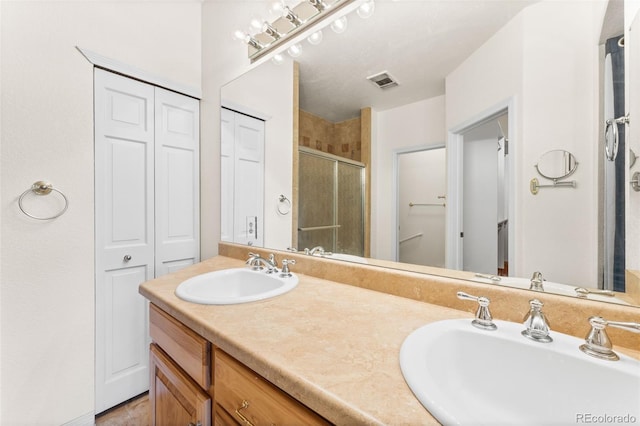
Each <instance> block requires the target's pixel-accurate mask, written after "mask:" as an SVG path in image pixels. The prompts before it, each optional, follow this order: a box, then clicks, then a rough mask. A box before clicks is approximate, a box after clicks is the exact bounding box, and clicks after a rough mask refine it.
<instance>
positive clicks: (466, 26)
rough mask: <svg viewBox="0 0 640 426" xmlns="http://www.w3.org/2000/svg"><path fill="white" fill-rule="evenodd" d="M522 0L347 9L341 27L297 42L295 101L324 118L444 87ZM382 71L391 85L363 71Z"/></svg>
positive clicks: (419, 1) (410, 2) (387, 3)
mask: <svg viewBox="0 0 640 426" xmlns="http://www.w3.org/2000/svg"><path fill="white" fill-rule="evenodd" d="M534 2H535V1H533V0H532V1H528V0H488V1H481V0H466V1H465V0H439V1H438V0H404V1H391V0H377V1H376V11H375V14H374V15H373V16H372V17H370V18H369V19H361V18H360V17H359V16H358V15H357V14H355V13H352V14H350V15H349V16H348V19H349V24H348V29H347V31H346V32H345V33H342V34H335V33H333V32H332V31H331V30H330V29H328V28H327V29H325V30H324V40H323V42H322V43H321V44H320V45H318V46H312V45H310V44H308V43H307V42H306V41H305V42H304V43H303V54H302V56H301V57H299V58H298V59H296V60H297V61H298V62H299V63H300V80H301V87H300V106H301V108H302V109H304V110H305V111H308V112H311V113H313V114H316V115H319V116H321V117H323V118H325V119H327V120H330V121H334V122H337V121H342V120H345V119H349V118H353V117H355V116H357V115H358V114H359V110H360V109H361V108H363V107H367V106H371V107H373V108H374V109H378V110H384V109H388V108H392V107H395V106H399V105H404V104H407V103H411V102H416V101H419V100H422V99H426V98H430V97H433V96H438V95H442V94H444V89H445V80H444V79H445V77H446V75H447V74H449V73H450V72H451V71H452V70H454V69H455V68H456V67H457V66H458V65H460V64H461V63H462V62H463V61H464V60H465V59H466V58H467V57H468V56H469V55H470V54H471V53H472V52H473V51H474V50H476V49H477V48H478V47H480V46H481V45H482V44H483V43H484V42H485V41H487V40H488V39H489V38H490V37H491V36H492V35H493V34H495V33H496V32H497V31H498V30H499V29H500V28H501V27H503V26H504V25H505V24H506V23H507V22H508V21H509V20H510V19H512V18H513V17H514V16H515V15H517V14H518V13H519V12H520V11H521V10H522V9H523V8H525V7H526V6H528V5H530V4H532V3H534ZM381 71H388V72H389V73H390V74H391V75H392V76H393V77H395V78H396V79H397V80H398V82H399V86H397V87H394V88H390V89H386V90H381V89H379V88H377V87H376V86H375V85H374V84H373V83H371V82H369V81H368V80H366V77H368V76H370V75H372V74H376V73H378V72H381Z"/></svg>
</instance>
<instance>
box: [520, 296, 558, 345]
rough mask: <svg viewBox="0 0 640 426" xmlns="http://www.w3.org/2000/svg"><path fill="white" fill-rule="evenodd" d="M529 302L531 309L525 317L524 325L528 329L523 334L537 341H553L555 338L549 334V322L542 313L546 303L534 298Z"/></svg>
mask: <svg viewBox="0 0 640 426" xmlns="http://www.w3.org/2000/svg"><path fill="white" fill-rule="evenodd" d="M529 304H530V306H531V309H530V310H529V313H527V315H525V317H524V325H525V326H526V327H527V329H526V330H523V331H522V335H523V336H524V337H527V338H529V339H531V340H533V341H536V342H543V343H549V342H552V341H553V339H552V338H551V336H549V323H548V322H547V319H546V318H545V316H544V314H543V313H542V307H543V306H544V303H542V302H541V301H539V300H538V299H533V300H531V301H529Z"/></svg>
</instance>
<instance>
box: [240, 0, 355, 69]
mask: <svg viewBox="0 0 640 426" xmlns="http://www.w3.org/2000/svg"><path fill="white" fill-rule="evenodd" d="M361 1H362V0H302V1H300V2H299V3H298V4H297V5H295V6H294V7H292V8H289V7H287V6H284V7H283V8H282V13H281V17H279V18H277V19H275V20H273V21H272V22H265V24H264V26H263V31H262V32H260V33H257V34H254V35H253V36H252V37H251V40H249V41H246V43H247V53H248V57H249V59H250V60H251V62H252V63H253V62H256V61H257V60H259V59H260V58H262V57H264V56H265V55H267V54H269V53H271V52H273V51H274V50H276V49H278V48H284V45H285V44H287V43H288V42H290V41H291V40H292V39H293V38H294V37H296V36H299V35H302V34H303V33H306V32H310V29H311V28H313V27H316V26H319V24H320V23H321V22H323V21H326V20H328V19H330V18H332V17H339V16H343V15H346V14H347V13H349V12H351V11H352V10H355V9H356V7H357V3H361ZM354 5H355V7H354ZM348 6H352V7H350V8H348Z"/></svg>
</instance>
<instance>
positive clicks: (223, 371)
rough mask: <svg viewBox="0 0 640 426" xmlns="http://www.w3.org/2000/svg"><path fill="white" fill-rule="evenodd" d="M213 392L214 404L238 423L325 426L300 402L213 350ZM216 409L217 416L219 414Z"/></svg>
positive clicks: (222, 421)
mask: <svg viewBox="0 0 640 426" xmlns="http://www.w3.org/2000/svg"><path fill="white" fill-rule="evenodd" d="M214 353H215V355H214V374H215V378H214V389H215V392H214V393H215V398H216V404H219V405H220V407H221V408H224V410H226V412H227V413H229V414H230V416H223V417H221V419H220V422H219V424H222V425H226V424H229V423H227V422H225V421H224V420H226V419H228V418H230V417H231V418H233V419H235V420H236V421H237V422H238V423H241V424H254V425H327V424H329V423H328V422H327V421H326V420H324V419H323V418H321V417H320V416H318V415H317V414H316V413H314V412H313V411H311V410H310V409H309V408H307V407H305V406H304V405H302V404H301V403H300V402H298V401H296V400H295V399H293V398H291V397H290V396H289V395H287V394H286V393H284V392H283V391H281V390H280V389H278V388H277V387H275V386H274V385H272V384H271V383H269V382H268V381H266V380H265V379H263V378H262V377H261V376H259V375H257V374H256V373H255V372H253V371H252V370H250V369H248V368H247V367H245V366H244V365H243V364H241V363H239V362H238V361H236V360H235V359H233V358H232V357H230V356H229V355H227V354H226V353H224V352H222V351H221V350H218V349H216V350H215V351H214ZM218 412H219V410H218V407H216V413H218Z"/></svg>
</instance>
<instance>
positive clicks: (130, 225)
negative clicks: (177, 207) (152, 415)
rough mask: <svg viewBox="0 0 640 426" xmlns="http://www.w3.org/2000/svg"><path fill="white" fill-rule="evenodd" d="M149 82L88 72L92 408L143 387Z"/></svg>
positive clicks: (149, 230)
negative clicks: (91, 109) (91, 110)
mask: <svg viewBox="0 0 640 426" xmlns="http://www.w3.org/2000/svg"><path fill="white" fill-rule="evenodd" d="M153 97H154V96H153V87H152V86H150V85H147V84H143V83H140V82H137V81H133V80H130V79H127V78H124V77H121V76H118V75H115V74H112V73H109V72H106V71H102V70H96V71H95V135H94V138H95V158H96V162H95V209H96V210H95V215H96V227H95V230H96V231H95V232H96V235H95V239H96V412H101V411H104V410H106V409H108V408H110V407H112V406H114V405H116V404H119V403H120V402H122V401H124V400H127V399H129V398H131V397H133V396H135V395H138V394H139V393H141V392H144V391H145V390H146V389H148V382H149V372H148V356H147V353H146V352H147V348H148V344H149V338H148V324H147V315H146V312H147V311H146V309H147V304H146V301H145V299H144V298H143V297H142V296H141V295H139V294H138V285H139V284H140V283H142V282H143V281H145V280H147V279H150V278H152V277H153V276H154V253H153V252H154V222H153V214H152V212H153V208H154V193H153V172H154V167H153V152H154V150H153V110H154V106H153Z"/></svg>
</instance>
